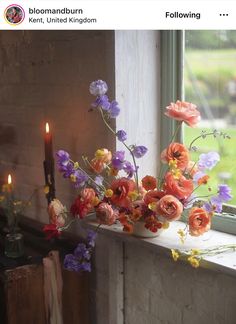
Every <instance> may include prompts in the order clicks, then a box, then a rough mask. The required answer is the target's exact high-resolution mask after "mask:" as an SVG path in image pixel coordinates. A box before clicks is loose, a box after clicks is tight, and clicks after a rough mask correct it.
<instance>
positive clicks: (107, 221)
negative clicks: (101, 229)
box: [96, 203, 118, 225]
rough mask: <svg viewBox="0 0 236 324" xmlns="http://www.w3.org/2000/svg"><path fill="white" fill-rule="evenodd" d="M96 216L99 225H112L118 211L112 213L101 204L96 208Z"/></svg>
mask: <svg viewBox="0 0 236 324" xmlns="http://www.w3.org/2000/svg"><path fill="white" fill-rule="evenodd" d="M96 216H97V219H98V221H99V222H100V224H104V225H112V224H114V223H115V221H116V219H117V217H118V211H114V210H113V209H112V207H111V205H109V204H107V203H101V204H100V205H99V206H98V207H97V208H96Z"/></svg>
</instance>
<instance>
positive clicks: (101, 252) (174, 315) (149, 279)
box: [93, 235, 236, 324]
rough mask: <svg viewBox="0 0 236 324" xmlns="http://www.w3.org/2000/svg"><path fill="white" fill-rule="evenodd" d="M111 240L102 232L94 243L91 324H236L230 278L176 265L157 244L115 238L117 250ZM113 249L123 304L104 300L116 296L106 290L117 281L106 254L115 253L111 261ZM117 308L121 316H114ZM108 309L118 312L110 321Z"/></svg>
mask: <svg viewBox="0 0 236 324" xmlns="http://www.w3.org/2000/svg"><path fill="white" fill-rule="evenodd" d="M111 241H112V239H111V237H110V236H109V237H107V236H105V235H100V236H99V238H98V241H97V247H96V260H95V261H96V265H95V267H96V272H95V274H96V287H97V289H96V304H97V312H96V314H97V319H96V322H93V324H95V323H96V324H199V323H201V324H235V323H236V307H235V306H236V290H235V286H236V277H231V276H229V275H226V274H223V273H217V272H214V271H213V270H210V269H209V270H208V269H203V268H198V269H193V268H192V267H191V266H190V265H189V264H186V263H183V262H180V261H179V262H178V263H176V262H174V261H173V260H172V258H171V257H170V255H165V254H163V252H159V251H158V247H157V249H156V251H155V252H154V251H151V250H149V249H148V248H146V247H142V246H140V244H135V243H128V242H127V243H126V242H125V243H122V242H120V249H117V248H116V249H114V243H113V244H112V243H111ZM115 241H116V239H114V242H115ZM116 244H117V243H116ZM119 250H120V254H119V258H120V261H119V262H118V264H119V263H121V262H123V270H120V271H118V272H117V274H118V276H117V278H119V280H120V283H119V285H118V287H121V286H122V287H123V305H121V304H120V303H117V304H116V303H113V304H109V300H110V298H112V296H113V295H116V294H117V291H116V290H115V289H114V290H113V291H111V287H113V288H114V287H116V286H117V282H116V279H115V278H114V276H112V274H113V273H114V269H113V271H112V272H111V266H110V265H109V260H110V259H109V258H108V257H107V256H108V255H112V254H116V259H117V258H118V253H119V252H118V251H119ZM121 251H123V252H121ZM119 268H120V269H122V267H121V266H120V267H119ZM121 296H122V294H121V293H120V297H121ZM122 310H123V313H124V316H121V315H119V312H120V313H122ZM114 313H115V314H117V313H118V315H119V316H117V318H116V321H114V320H113V321H111V320H110V319H111V316H114Z"/></svg>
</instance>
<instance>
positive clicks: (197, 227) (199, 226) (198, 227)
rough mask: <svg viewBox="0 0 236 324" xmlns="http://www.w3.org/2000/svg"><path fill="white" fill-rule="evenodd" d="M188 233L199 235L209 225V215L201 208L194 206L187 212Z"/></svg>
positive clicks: (208, 227) (205, 230)
mask: <svg viewBox="0 0 236 324" xmlns="http://www.w3.org/2000/svg"><path fill="white" fill-rule="evenodd" d="M188 221H189V233H190V235H192V236H199V235H202V234H203V233H205V232H207V231H208V230H209V229H210V227H211V216H210V214H209V213H208V212H207V211H206V210H205V209H203V208H198V207H194V208H192V209H191V210H190V213H189V220H188Z"/></svg>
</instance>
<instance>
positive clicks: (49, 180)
mask: <svg viewBox="0 0 236 324" xmlns="http://www.w3.org/2000/svg"><path fill="white" fill-rule="evenodd" d="M43 166H44V176H45V185H46V186H47V187H48V189H49V190H48V192H47V193H46V198H47V202H48V205H49V204H50V202H51V201H52V200H53V199H54V198H55V192H56V190H55V179H54V160H53V159H51V160H48V161H47V160H45V161H44V162H43Z"/></svg>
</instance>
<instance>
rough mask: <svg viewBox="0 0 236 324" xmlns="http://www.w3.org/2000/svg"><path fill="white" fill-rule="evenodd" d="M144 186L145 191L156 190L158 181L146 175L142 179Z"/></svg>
mask: <svg viewBox="0 0 236 324" xmlns="http://www.w3.org/2000/svg"><path fill="white" fill-rule="evenodd" d="M142 185H143V188H144V189H145V190H154V189H156V187H157V180H156V178H154V177H152V176H149V175H146V177H144V178H143V179H142Z"/></svg>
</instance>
